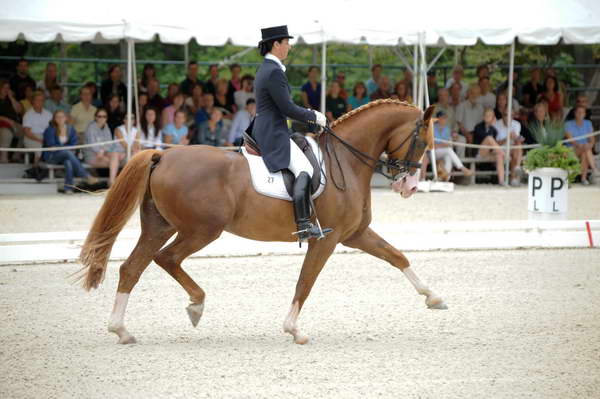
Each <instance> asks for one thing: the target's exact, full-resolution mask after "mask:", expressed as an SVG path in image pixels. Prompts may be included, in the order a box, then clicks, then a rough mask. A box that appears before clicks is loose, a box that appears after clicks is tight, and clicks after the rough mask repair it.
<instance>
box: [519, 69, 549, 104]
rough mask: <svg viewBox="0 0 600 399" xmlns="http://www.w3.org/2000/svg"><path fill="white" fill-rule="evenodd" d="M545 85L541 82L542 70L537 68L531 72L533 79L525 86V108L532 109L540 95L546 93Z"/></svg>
mask: <svg viewBox="0 0 600 399" xmlns="http://www.w3.org/2000/svg"><path fill="white" fill-rule="evenodd" d="M544 91H545V90H544V85H543V84H542V82H541V71H540V68H538V67H535V68H533V69H532V70H531V78H530V79H529V82H527V83H525V86H523V97H522V99H523V106H525V107H527V108H532V107H533V106H534V105H535V104H536V102H537V99H538V98H539V97H540V94H542V93H543V92H544Z"/></svg>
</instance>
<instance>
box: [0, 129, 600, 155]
mask: <svg viewBox="0 0 600 399" xmlns="http://www.w3.org/2000/svg"><path fill="white" fill-rule="evenodd" d="M598 135H600V130H597V131H595V132H592V133H589V134H585V135H583V136H578V137H576V138H574V139H565V140H561V141H560V143H561V144H562V143H568V142H572V141H574V140H580V139H587V138H588V137H594V136H598ZM134 141H137V142H138V143H140V144H149V145H152V146H156V147H159V148H160V147H169V148H170V147H182V146H185V145H184V144H172V143H164V142H163V143H156V142H154V141H150V140H144V139H135V140H134ZM435 141H436V143H444V144H452V145H455V146H461V147H467V148H487V149H495V148H497V146H492V145H480V144H468V143H461V142H458V141H450V140H443V139H438V138H436V139H435ZM121 142H127V140H126V139H120V140H119V139H117V140H110V141H103V142H100V143H92V144H79V145H69V146H64V147H41V148H7V147H0V152H2V151H7V152H40V151H62V150H78V149H82V148H91V147H101V146H104V145H107V144H114V143H121ZM537 147H541V145H540V144H526V145H511V146H510V148H511V149H512V148H523V149H529V148H537ZM216 148H220V149H222V150H233V151H237V150H239V149H240V147H235V146H233V147H216Z"/></svg>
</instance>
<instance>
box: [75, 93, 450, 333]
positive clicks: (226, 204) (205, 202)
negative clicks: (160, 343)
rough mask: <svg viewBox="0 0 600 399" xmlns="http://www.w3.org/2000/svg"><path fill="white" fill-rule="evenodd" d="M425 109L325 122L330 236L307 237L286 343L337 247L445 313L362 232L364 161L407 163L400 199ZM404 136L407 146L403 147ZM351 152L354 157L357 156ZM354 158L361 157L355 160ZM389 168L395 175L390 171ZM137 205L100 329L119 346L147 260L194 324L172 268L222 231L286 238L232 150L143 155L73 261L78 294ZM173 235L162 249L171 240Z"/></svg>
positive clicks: (324, 213)
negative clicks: (402, 280) (368, 259)
mask: <svg viewBox="0 0 600 399" xmlns="http://www.w3.org/2000/svg"><path fill="white" fill-rule="evenodd" d="M432 113H433V107H430V108H429V109H428V110H427V111H426V112H425V115H424V116H423V112H422V111H421V110H420V109H418V108H416V107H414V106H412V105H409V104H406V103H402V102H399V101H397V100H378V101H374V102H371V103H369V104H366V105H364V106H362V107H360V108H358V109H356V110H353V111H351V112H349V113H347V114H346V115H344V116H342V117H341V118H340V119H338V120H337V121H335V122H334V123H333V124H332V128H333V129H335V136H334V135H332V134H331V133H326V132H325V133H323V134H321V135H320V136H319V138H318V142H319V145H320V148H321V149H322V150H323V152H324V157H325V162H326V165H327V170H326V175H327V182H328V183H327V186H326V187H325V190H324V191H323V193H322V194H321V195H320V196H319V197H318V198H317V199H316V200H315V207H316V214H317V215H318V217H319V218H320V221H321V223H322V224H323V225H325V226H328V227H332V228H333V229H334V231H333V232H332V233H330V234H329V235H328V236H327V237H326V238H323V239H321V240H314V239H313V240H311V241H310V242H309V244H308V250H307V252H306V256H305V258H304V263H303V264H302V270H301V271H300V276H299V278H298V282H297V284H296V293H295V295H294V298H293V300H292V305H291V309H290V312H289V314H288V316H287V317H286V319H285V321H284V324H283V329H284V331H285V332H287V333H290V334H291V335H292V336H293V338H294V342H296V343H298V344H304V343H306V342H307V341H308V338H307V337H306V336H305V335H302V334H300V332H299V330H298V326H297V318H298V315H299V313H300V309H302V305H303V304H304V301H305V300H306V298H307V297H308V294H309V293H310V291H311V288H312V287H313V284H314V283H315V280H316V279H317V276H318V275H319V273H320V272H321V270H322V269H323V266H324V265H325V262H326V261H327V259H328V258H329V256H330V255H331V254H332V252H333V250H334V249H335V247H336V245H337V244H338V243H342V244H344V245H346V246H348V247H351V248H358V249H361V250H363V251H365V252H367V253H369V254H371V255H373V256H376V257H378V258H380V259H383V260H386V261H388V262H389V263H390V264H391V265H392V266H394V267H396V268H398V269H400V270H401V271H402V272H403V273H404V274H405V276H406V277H407V278H408V279H409V280H410V282H411V283H412V284H413V285H414V287H415V289H416V290H417V292H418V293H419V294H421V295H424V296H426V300H425V303H426V305H427V306H428V307H429V308H432V309H445V308H446V306H445V304H444V302H443V301H442V299H441V298H440V297H438V296H437V295H435V294H434V293H433V292H432V291H431V290H430V289H428V288H427V287H426V286H425V284H423V283H422V282H421V281H420V280H419V278H418V277H417V276H416V274H415V273H414V271H413V270H412V269H411V268H410V267H409V262H408V260H407V259H406V257H405V256H404V255H403V254H402V252H400V251H399V250H397V249H396V248H394V247H392V246H391V245H390V244H388V243H387V242H386V241H384V240H383V239H382V238H381V237H379V236H378V235H377V234H376V233H375V232H373V231H372V230H371V229H370V228H369V224H370V223H371V186H370V183H371V177H372V175H373V173H374V167H375V165H374V163H373V161H374V160H376V159H378V158H379V157H380V155H381V154H382V153H384V152H387V153H388V158H389V159H390V160H391V161H392V162H393V161H394V160H403V161H406V162H408V161H410V163H405V164H406V165H410V167H409V168H408V170H407V172H408V173H398V170H395V169H394V168H392V172H391V173H392V175H393V176H395V181H394V183H393V184H392V187H393V188H394V190H395V191H397V192H400V193H401V195H402V196H403V197H409V196H410V195H411V194H412V193H413V192H415V191H416V187H417V183H418V174H417V173H416V172H417V170H418V169H417V167H416V165H418V164H417V163H418V162H419V161H420V160H421V157H422V156H423V153H424V151H425V149H426V147H432V145H433V134H432V120H431V115H432ZM410 138H412V140H408V139H410ZM359 152H360V153H359ZM361 154H362V155H361ZM396 169H397V168H396ZM138 206H140V214H141V236H140V238H139V241H138V242H137V245H136V246H135V249H134V250H133V252H132V253H131V254H130V255H129V258H127V260H126V261H125V262H124V263H123V264H122V265H121V267H120V272H119V285H118V288H117V294H116V299H115V304H114V308H113V311H112V314H111V317H110V321H109V325H108V330H109V331H111V332H114V333H116V334H117V335H118V336H119V341H118V342H119V343H121V344H128V343H134V342H136V341H135V338H134V337H133V336H132V335H131V334H130V333H129V332H128V331H127V329H126V328H125V324H124V321H123V319H124V315H125V309H126V307H127V301H128V298H129V294H130V292H131V290H132V289H133V287H134V286H135V284H136V283H137V282H138V280H139V277H140V275H141V274H142V272H143V271H144V270H145V269H146V267H147V266H148V265H149V263H150V262H151V261H152V260H153V261H154V262H156V264H157V265H158V266H160V267H161V268H163V269H164V270H165V271H166V272H167V273H169V274H170V275H171V276H172V277H173V278H174V279H175V280H176V281H177V282H178V283H179V284H180V285H181V286H182V287H183V289H184V290H185V291H186V292H187V294H188V295H189V297H190V301H191V304H190V305H189V306H188V307H187V308H186V309H187V312H188V315H189V317H190V319H191V321H192V324H193V325H194V327H195V326H196V325H197V323H198V321H199V319H200V317H201V315H202V311H203V308H204V297H205V293H204V291H203V290H202V288H200V287H199V286H198V285H197V284H196V282H194V280H192V278H191V277H190V276H189V275H188V274H187V273H186V272H185V271H184V270H183V269H182V268H181V262H182V261H183V260H184V259H185V258H187V257H188V256H190V255H191V254H193V253H195V252H197V251H199V250H200V249H202V248H203V247H205V246H206V245H208V244H209V243H210V242H212V241H214V240H216V239H217V238H219V236H220V235H221V233H222V232H223V231H228V232H230V233H233V234H236V235H238V236H241V237H245V238H249V239H253V240H260V241H289V242H293V241H295V237H294V236H293V235H292V234H291V233H292V232H293V231H295V227H296V225H295V224H294V215H293V210H292V204H291V203H290V202H288V201H283V200H279V199H274V198H270V197H266V196H264V195H261V194H258V193H257V192H256V191H255V190H254V188H253V186H252V183H251V179H250V171H249V168H248V162H247V161H246V159H245V158H244V157H243V156H242V155H241V154H239V153H236V152H232V151H223V150H221V149H218V148H214V147H209V146H185V147H184V146H182V147H176V148H171V149H169V150H167V151H164V152H159V151H156V150H147V151H143V152H141V153H139V154H137V155H136V156H135V157H133V158H132V159H131V160H130V161H129V162H128V163H127V165H126V166H125V168H124V169H123V171H122V172H121V174H120V175H119V177H118V178H117V179H116V181H115V183H114V185H113V186H112V187H111V189H110V190H109V191H108V194H107V196H106V199H105V201H104V204H103V205H102V207H101V209H100V211H99V212H98V215H97V216H96V218H95V220H94V223H93V225H92V227H91V229H90V232H89V234H88V236H87V239H86V241H85V243H84V245H83V248H82V250H81V254H80V262H81V263H82V264H83V268H82V269H81V271H80V275H79V276H78V280H82V285H83V287H84V288H85V289H87V290H89V289H91V288H97V287H98V284H100V283H101V282H102V280H103V279H104V274H105V271H106V266H107V262H108V258H109V255H110V251H111V248H112V246H113V244H114V242H115V240H116V237H117V235H118V233H119V232H120V231H121V229H122V228H123V226H124V225H125V223H126V222H127V220H128V219H129V218H130V217H131V215H132V214H133V213H134V211H135V209H136V208H137V207H138ZM175 233H177V237H176V238H175V239H174V240H173V241H172V242H171V243H170V244H169V245H167V246H165V247H164V248H163V245H164V244H165V243H166V242H167V240H169V238H170V237H171V236H173V235H174V234H175Z"/></svg>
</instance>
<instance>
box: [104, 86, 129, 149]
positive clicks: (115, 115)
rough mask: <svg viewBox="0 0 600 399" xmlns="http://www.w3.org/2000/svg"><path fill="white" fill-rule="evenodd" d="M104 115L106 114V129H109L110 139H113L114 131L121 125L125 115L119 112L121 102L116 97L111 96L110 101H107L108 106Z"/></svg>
mask: <svg viewBox="0 0 600 399" xmlns="http://www.w3.org/2000/svg"><path fill="white" fill-rule="evenodd" d="M106 113H107V114H108V120H107V122H106V123H108V127H109V128H110V133H111V135H112V137H113V138H114V137H115V129H116V128H117V127H119V126H121V125H122V124H123V119H124V117H125V115H124V114H123V111H121V100H120V99H119V96H118V95H116V94H115V95H112V96H111V97H110V100H109V101H108V106H107V108H106Z"/></svg>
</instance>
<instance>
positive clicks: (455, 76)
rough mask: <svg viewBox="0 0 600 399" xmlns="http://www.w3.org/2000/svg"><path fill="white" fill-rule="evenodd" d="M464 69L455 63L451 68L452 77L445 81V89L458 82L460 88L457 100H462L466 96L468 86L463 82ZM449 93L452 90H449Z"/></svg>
mask: <svg viewBox="0 0 600 399" xmlns="http://www.w3.org/2000/svg"><path fill="white" fill-rule="evenodd" d="M464 74H465V71H464V69H463V67H462V66H461V65H456V66H455V67H454V69H453V70H452V77H451V78H450V79H448V81H447V82H446V89H450V88H451V87H452V85H454V84H458V85H459V88H460V93H459V100H460V101H463V100H464V99H465V98H466V95H467V90H468V87H467V85H466V83H465V82H463V80H462V79H463V77H464ZM450 94H451V95H452V90H450Z"/></svg>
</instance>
